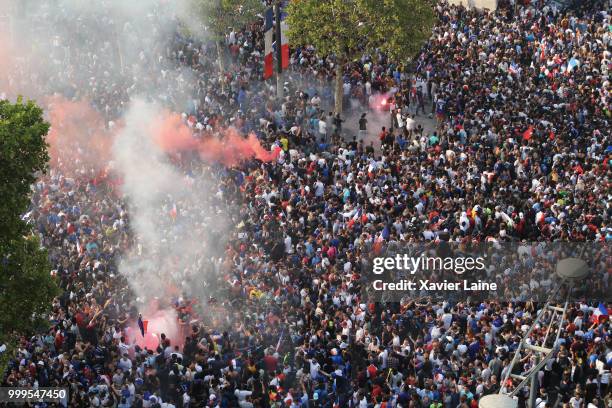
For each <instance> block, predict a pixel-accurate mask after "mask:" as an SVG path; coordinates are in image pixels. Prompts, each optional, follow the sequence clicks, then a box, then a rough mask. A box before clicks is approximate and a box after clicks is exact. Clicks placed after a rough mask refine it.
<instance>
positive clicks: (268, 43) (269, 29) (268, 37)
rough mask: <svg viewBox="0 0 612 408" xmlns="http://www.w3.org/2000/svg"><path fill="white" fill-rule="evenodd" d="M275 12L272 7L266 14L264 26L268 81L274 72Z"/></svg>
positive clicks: (266, 76) (265, 67) (265, 74)
mask: <svg viewBox="0 0 612 408" xmlns="http://www.w3.org/2000/svg"><path fill="white" fill-rule="evenodd" d="M273 26H274V12H273V10H272V7H270V8H268V9H267V10H266V13H265V25H264V40H265V41H264V42H265V44H264V75H263V76H264V79H268V78H270V77H271V76H272V73H273V72H274V54H273V53H272V39H273V35H274V28H273Z"/></svg>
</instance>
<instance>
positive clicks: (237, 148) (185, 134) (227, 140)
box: [154, 113, 280, 166]
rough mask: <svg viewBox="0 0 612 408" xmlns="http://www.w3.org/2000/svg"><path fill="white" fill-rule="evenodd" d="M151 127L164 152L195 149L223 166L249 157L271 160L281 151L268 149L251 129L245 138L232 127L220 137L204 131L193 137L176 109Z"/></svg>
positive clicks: (207, 158)
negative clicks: (199, 136) (198, 136)
mask: <svg viewBox="0 0 612 408" xmlns="http://www.w3.org/2000/svg"><path fill="white" fill-rule="evenodd" d="M154 129H155V131H154V132H155V134H154V140H155V142H156V143H157V144H158V145H159V146H160V147H161V148H162V149H163V150H164V151H165V152H168V153H179V152H184V151H196V152H198V154H199V155H200V157H201V158H202V160H205V161H207V162H216V163H222V164H224V165H226V166H235V165H237V164H239V163H240V162H242V161H245V160H250V159H257V160H261V161H263V162H271V161H273V160H276V159H277V158H278V156H279V154H280V148H279V147H276V148H275V149H273V150H272V151H269V150H267V149H265V148H264V147H263V146H262V145H261V142H260V141H259V139H257V136H255V134H253V133H250V134H249V135H248V136H247V137H246V138H245V137H243V136H242V135H240V133H239V132H238V130H236V129H235V128H228V129H224V130H222V131H221V132H220V137H216V136H214V135H210V134H206V133H205V134H204V135H203V137H202V138H201V139H196V138H194V137H193V133H192V131H191V129H189V127H188V126H187V125H186V124H185V122H183V120H182V118H181V117H180V115H178V114H175V113H166V114H164V115H163V116H162V117H160V118H159V119H158V120H157V121H156V123H155V125H154Z"/></svg>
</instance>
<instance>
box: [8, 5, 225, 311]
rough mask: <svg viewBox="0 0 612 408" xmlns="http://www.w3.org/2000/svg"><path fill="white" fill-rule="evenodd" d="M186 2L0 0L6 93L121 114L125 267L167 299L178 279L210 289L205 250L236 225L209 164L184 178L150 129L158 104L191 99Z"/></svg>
mask: <svg viewBox="0 0 612 408" xmlns="http://www.w3.org/2000/svg"><path fill="white" fill-rule="evenodd" d="M191 6H192V1H191V0H171V1H166V0H95V1H91V0H30V1H25V0H24V1H20V0H18V1H7V0H4V1H2V2H0V16H4V17H5V20H6V21H7V22H8V23H7V24H5V25H4V29H2V30H0V44H1V43H4V44H5V45H6V46H4V47H0V95H2V94H3V92H4V93H5V94H8V95H9V96H10V97H14V96H16V95H18V94H22V95H25V96H26V97H28V98H32V99H37V100H38V101H39V102H40V103H42V104H43V105H44V101H45V99H46V98H47V97H48V96H50V95H52V94H55V93H58V94H61V95H64V96H65V97H66V98H67V99H69V100H73V101H87V102H88V103H91V104H92V105H93V106H94V107H95V108H96V110H97V111H98V112H100V114H101V115H102V116H103V117H104V119H105V121H104V122H105V123H108V121H111V120H112V121H114V122H116V123H123V126H122V127H121V126H120V125H116V128H121V130H120V131H119V134H118V135H117V136H116V139H115V142H114V145H113V148H112V166H111V167H112V170H113V171H114V172H115V173H116V174H117V175H119V176H120V177H121V179H122V180H123V185H122V188H121V191H122V193H123V194H124V199H125V200H126V202H127V208H128V213H129V218H130V221H129V223H130V228H131V231H132V233H133V236H134V242H133V245H132V247H131V249H130V250H129V251H128V253H126V254H122V260H121V262H120V265H119V269H120V272H121V273H122V274H123V275H125V276H126V277H127V278H128V281H129V282H130V285H131V288H132V289H133V291H134V292H135V294H136V295H137V296H138V297H139V298H140V299H141V300H142V301H143V302H145V301H147V300H150V299H152V298H153V297H166V298H168V297H169V296H170V293H173V290H172V287H176V288H178V289H179V290H183V291H184V292H186V293H187V294H191V295H196V296H205V295H206V289H205V288H204V285H205V279H206V276H207V275H206V273H207V272H208V271H209V269H211V262H210V259H211V257H215V258H217V259H218V258H219V257H220V256H222V250H223V243H224V237H225V236H226V235H227V230H228V229H229V219H230V216H229V215H228V213H229V210H228V208H226V207H225V206H224V205H223V203H222V200H221V198H220V196H219V194H218V191H217V187H216V186H217V183H216V181H215V180H214V178H213V176H212V171H211V169H210V168H209V167H207V166H206V165H204V164H201V165H197V166H195V167H194V168H192V169H191V173H192V175H191V176H190V177H185V176H184V172H183V171H182V170H179V169H178V168H177V167H176V166H175V164H172V163H171V162H170V161H169V159H168V157H167V156H166V155H165V154H164V153H163V152H162V151H160V149H159V147H158V146H157V145H156V144H155V143H154V142H153V138H152V137H151V135H152V133H153V131H154V130H153V129H152V128H151V123H154V121H155V120H156V119H158V118H159V116H160V115H161V114H162V112H163V108H169V109H174V110H177V111H178V112H182V111H184V110H186V109H187V106H189V105H190V103H191V101H192V100H193V99H194V90H195V89H196V86H195V85H194V84H195V81H196V76H197V74H196V73H194V72H192V71H191V69H190V68H188V67H179V66H178V64H177V59H178V57H180V56H181V52H183V50H184V47H176V46H175V45H176V44H175V43H174V40H175V39H176V38H177V33H179V32H180V31H181V28H180V26H179V22H182V23H184V24H187V25H188V27H189V28H190V31H191V32H192V33H193V32H197V33H200V34H201V33H203V31H201V30H199V29H200V27H201V24H200V23H199V20H198V18H197V17H198V16H197V15H196V14H195V13H194V12H193V9H192V8H191ZM9 44H10V47H9ZM193 46H195V45H193ZM168 56H169V57H168ZM2 61H4V63H3V62H2ZM88 126H91V123H82V127H83V129H87V128H88ZM174 205H176V207H177V213H178V216H177V217H176V219H174V218H173V217H172V216H171V210H172V207H173V206H174Z"/></svg>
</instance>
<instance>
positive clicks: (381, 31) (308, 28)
mask: <svg viewBox="0 0 612 408" xmlns="http://www.w3.org/2000/svg"><path fill="white" fill-rule="evenodd" d="M287 14H288V16H287V19H288V25H289V40H290V42H291V44H296V45H297V44H299V45H313V46H314V47H315V48H316V49H317V52H319V53H320V54H322V55H330V54H334V55H336V57H337V58H339V59H340V61H341V62H342V61H347V60H351V59H353V58H357V57H360V56H361V55H362V54H363V53H372V52H373V51H374V50H376V49H379V50H381V51H383V52H384V53H386V54H387V55H389V56H390V57H391V58H393V59H395V60H396V61H397V62H401V59H403V58H409V57H411V56H413V55H414V54H415V53H416V52H417V51H418V50H419V48H420V47H421V45H422V44H423V43H424V42H425V41H426V40H427V39H428V38H429V36H430V35H431V29H432V27H433V24H434V21H435V14H434V10H433V8H432V6H431V3H430V2H428V1H423V0H328V1H319V0H293V1H291V2H290V3H289V7H288V10H287Z"/></svg>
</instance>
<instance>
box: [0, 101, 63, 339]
mask: <svg viewBox="0 0 612 408" xmlns="http://www.w3.org/2000/svg"><path fill="white" fill-rule="evenodd" d="M48 130H49V124H48V123H46V122H45V121H44V120H43V115H42V110H41V109H40V108H39V107H38V106H36V104H34V103H33V102H31V101H28V102H27V103H23V101H22V100H21V99H18V100H17V102H16V103H14V104H13V103H10V102H9V101H7V100H0V178H1V180H2V181H1V182H0V196H1V197H2V200H0V223H1V224H0V225H1V226H2V228H0V311H2V312H1V313H0V340H2V339H3V338H4V337H6V336H7V335H9V334H11V333H13V332H18V333H21V332H27V331H29V330H31V329H32V328H33V326H34V324H35V321H34V319H32V318H31V317H32V316H33V315H36V314H41V313H43V312H44V311H45V310H46V309H47V308H48V307H49V305H50V302H51V300H52V299H53V296H55V295H56V293H57V286H56V284H55V282H54V281H53V279H52V277H51V276H50V273H49V272H50V268H49V263H48V259H47V252H46V250H44V249H42V248H41V247H40V243H39V241H38V239H37V238H36V237H35V236H34V235H32V232H31V229H30V226H29V225H27V224H26V223H25V222H24V221H23V220H22V219H21V217H22V215H23V214H24V213H25V212H26V211H27V210H28V206H29V203H30V192H31V190H30V186H31V185H32V183H34V182H35V181H36V177H37V175H39V174H41V173H43V172H45V171H46V168H47V162H48V160H49V155H48V152H47V143H46V141H45V135H46V134H47V131H48Z"/></svg>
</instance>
